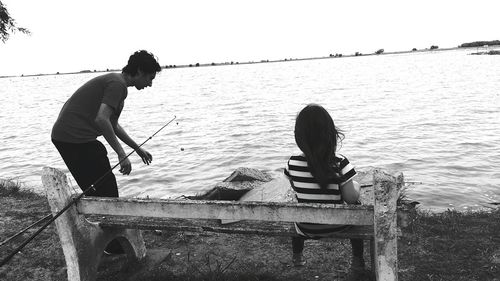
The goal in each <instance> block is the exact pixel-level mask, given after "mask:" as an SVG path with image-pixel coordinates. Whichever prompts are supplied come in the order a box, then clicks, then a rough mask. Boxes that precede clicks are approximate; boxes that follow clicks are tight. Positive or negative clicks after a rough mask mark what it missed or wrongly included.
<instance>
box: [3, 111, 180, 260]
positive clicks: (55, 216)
mask: <svg viewBox="0 0 500 281" xmlns="http://www.w3.org/2000/svg"><path fill="white" fill-rule="evenodd" d="M175 118H177V116H175V115H174V118H172V119H171V120H170V121H168V122H167V123H166V124H165V125H163V127H161V128H160V129H159V130H158V131H156V132H155V133H154V134H152V135H151V136H150V137H149V138H147V139H146V140H145V141H144V142H143V143H141V145H139V146H138V147H137V149H139V148H141V147H142V146H143V145H144V144H145V143H146V142H148V141H149V140H150V139H152V138H153V137H154V136H156V134H158V133H159V132H160V131H161V130H163V128H165V127H167V126H168V125H169V124H170V123H172V122H173V121H174V120H175ZM137 149H134V150H132V152H130V153H129V154H128V155H127V156H126V157H125V158H123V159H121V160H120V161H119V162H118V163H117V164H116V165H114V166H113V167H112V168H111V169H109V170H108V171H107V172H106V173H105V174H104V175H102V176H101V177H100V178H98V179H97V180H96V181H95V182H94V183H93V184H91V185H90V186H89V187H88V188H87V189H85V190H84V191H83V192H82V193H81V194H80V195H78V196H77V197H75V198H73V199H72V201H71V202H70V203H69V204H67V205H66V206H65V207H64V208H62V209H61V210H60V211H59V212H57V214H55V215H53V216H52V218H51V219H50V220H49V221H47V222H46V223H45V224H44V225H43V226H42V227H40V229H38V230H37V231H36V232H35V233H33V234H32V235H31V236H30V237H29V238H28V239H26V240H24V242H23V243H21V245H19V246H18V247H17V248H16V249H15V250H14V251H12V253H10V254H9V255H8V256H7V257H6V258H5V259H3V260H2V261H1V262H0V267H2V266H4V265H5V264H6V263H7V262H8V261H9V260H10V259H11V258H12V257H13V256H15V255H16V254H17V253H18V252H19V251H20V250H22V249H23V248H24V247H25V246H26V245H27V244H28V243H29V242H30V241H31V240H33V239H34V238H35V237H36V236H38V234H40V233H41V232H42V231H43V230H44V229H45V228H47V226H49V225H50V224H51V223H52V222H53V221H55V220H56V219H57V218H58V217H59V216H61V215H62V214H63V213H64V212H65V211H66V210H68V209H69V208H70V207H71V206H73V205H74V204H76V202H78V200H80V199H81V198H82V197H83V196H85V194H87V193H88V192H89V191H91V190H95V187H94V186H95V185H96V184H97V183H99V182H100V181H101V180H102V179H104V178H105V177H106V176H108V175H109V174H110V173H112V172H113V170H114V169H115V168H116V167H117V166H118V165H120V164H121V163H122V162H123V161H124V160H125V159H127V158H128V157H129V156H130V155H132V153H134V152H135V151H136V150H137Z"/></svg>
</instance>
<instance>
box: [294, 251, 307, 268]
mask: <svg viewBox="0 0 500 281" xmlns="http://www.w3.org/2000/svg"><path fill="white" fill-rule="evenodd" d="M292 261H293V266H295V267H300V266H304V265H305V264H306V259H305V258H304V255H302V253H299V254H295V253H294V254H293V256H292Z"/></svg>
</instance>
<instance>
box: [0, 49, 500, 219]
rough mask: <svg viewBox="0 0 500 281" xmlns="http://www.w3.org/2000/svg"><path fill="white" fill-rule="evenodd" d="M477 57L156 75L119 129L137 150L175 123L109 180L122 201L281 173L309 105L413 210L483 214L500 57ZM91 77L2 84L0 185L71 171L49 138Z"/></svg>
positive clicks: (493, 164) (406, 57)
mask: <svg viewBox="0 0 500 281" xmlns="http://www.w3.org/2000/svg"><path fill="white" fill-rule="evenodd" d="M473 51H475V50H473V49H469V50H450V51H437V52H422V53H420V52H419V53H410V54H394V55H381V56H365V57H344V58H332V59H323V60H306V61H292V62H280V63H264V64H248V65H243V64H242V65H233V66H215V67H193V68H177V69H165V70H163V71H162V72H161V74H159V75H158V76H157V78H156V79H155V81H154V82H153V87H152V88H148V89H146V90H143V91H137V90H135V89H132V88H129V96H128V98H127V100H126V101H125V109H124V111H123V113H122V117H121V119H120V123H121V124H122V126H123V127H124V128H125V129H126V130H127V131H128V133H129V135H131V136H132V137H133V138H134V139H135V140H136V142H137V143H142V142H143V141H144V140H145V139H147V138H148V137H149V136H150V135H151V134H153V133H154V132H155V131H156V130H158V129H159V128H160V127H161V126H163V125H164V124H165V123H166V122H168V121H169V120H170V119H171V118H172V117H173V116H174V115H175V116H177V120H176V122H178V124H176V122H174V123H172V124H171V125H169V126H167V127H166V128H165V129H164V130H163V131H162V132H160V133H159V134H158V135H157V136H155V137H154V138H153V139H151V140H150V141H149V142H148V143H147V144H146V145H145V146H144V147H145V148H146V149H147V150H148V151H150V152H151V153H152V154H153V157H154V159H153V163H152V164H151V165H150V166H146V165H143V164H142V162H141V161H140V160H139V159H138V157H137V156H136V155H134V156H132V165H133V171H132V173H131V175H129V176H122V175H121V174H119V173H118V171H116V172H115V174H116V175H117V178H118V182H119V186H120V194H121V195H122V196H148V195H149V196H151V197H161V198H176V197H178V196H180V195H193V194H197V193H201V192H203V191H205V190H207V189H210V188H211V187H213V185H214V184H215V183H217V182H218V181H221V180H223V179H224V178H225V177H227V176H229V175H230V174H231V172H232V171H234V170H235V169H236V168H238V167H251V168H257V169H262V170H265V171H268V172H271V173H274V174H279V173H280V172H281V170H282V168H283V167H284V165H285V163H286V161H287V159H288V157H289V155H290V154H292V153H294V152H296V151H297V149H296V146H295V143H294V138H293V127H294V119H295V116H296V114H297V113H298V111H300V109H301V108H303V107H304V106H305V105H306V104H308V103H319V104H321V105H323V106H324V107H325V108H327V109H328V110H329V112H330V114H331V115H332V117H333V118H334V120H335V122H336V124H337V125H338V126H339V127H340V128H341V129H342V130H343V131H344V133H345V136H346V137H345V140H344V141H343V143H342V148H341V149H340V153H342V154H344V155H346V156H347V157H348V158H349V159H350V161H351V162H352V163H353V164H354V165H355V166H356V168H357V169H358V170H369V169H371V168H374V167H381V168H384V169H389V170H396V171H401V172H403V173H404V175H405V179H406V180H407V181H409V182H416V183H415V184H413V185H411V186H410V187H411V188H410V190H409V192H408V194H409V197H410V198H411V199H414V200H417V201H419V202H420V203H421V207H422V208H427V209H432V210H436V211H442V210H446V209H447V208H455V209H458V210H464V209H476V208H481V207H487V206H488V205H489V204H488V203H492V202H499V201H500V96H499V94H500V75H499V73H498V70H499V69H500V68H499V67H500V56H473V55H468V54H469V53H470V52H473ZM162 64H168V62H162ZM95 75H99V74H98V73H87V74H74V75H54V76H37V77H14V78H3V79H0V104H1V110H0V120H1V123H0V129H1V133H0V140H1V142H2V146H1V147H0V178H4V179H5V178H9V179H15V180H18V181H20V182H23V183H24V184H25V185H27V186H30V187H34V188H35V189H36V190H41V189H42V188H41V180H40V176H41V170H42V167H43V166H52V167H57V168H60V169H63V170H65V171H67V170H66V168H65V165H64V163H63V162H62V160H61V159H60V156H59V154H58V153H57V151H56V149H55V148H54V147H53V145H52V144H51V142H50V130H51V127H52V124H53V122H54V121H55V119H56V117H57V115H58V113H59V110H60V108H61V106H62V105H63V103H64V102H65V101H66V100H67V98H68V97H69V96H70V95H71V94H72V93H73V92H74V91H75V90H76V89H77V88H78V87H79V86H80V85H81V84H82V83H84V82H86V81H87V80H89V79H90V78H92V77H94V76H95ZM182 149H183V150H182ZM108 151H109V152H110V160H111V162H112V165H113V164H114V163H116V162H117V157H116V155H115V154H114V152H112V150H111V149H110V148H109V146H108ZM127 151H130V149H128V150H127ZM73 185H75V182H74V181H73Z"/></svg>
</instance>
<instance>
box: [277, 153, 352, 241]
mask: <svg viewBox="0 0 500 281" xmlns="http://www.w3.org/2000/svg"><path fill="white" fill-rule="evenodd" d="M335 160H336V161H337V166H336V167H335V166H334V170H335V172H336V174H337V177H336V178H332V179H331V180H330V182H329V184H328V186H327V188H324V189H323V188H321V187H320V185H319V184H318V181H317V180H316V179H315V178H314V177H313V176H312V174H311V171H310V169H309V166H308V165H307V160H306V157H305V156H304V155H294V156H292V157H290V159H289V160H288V163H287V166H286V169H285V171H284V173H285V175H286V176H287V177H288V178H289V179H290V182H291V184H292V188H293V190H294V191H295V194H296V197H297V201H298V202H299V203H322V204H343V203H344V201H343V200H342V195H341V192H340V186H342V185H343V184H345V183H346V182H348V181H349V180H352V178H353V177H354V176H355V175H356V171H355V170H354V167H353V166H352V164H351V163H349V160H347V158H345V157H343V156H342V157H340V158H339V157H337V158H336V159H335ZM295 226H296V230H297V232H298V233H299V234H301V235H303V236H307V237H314V238H316V237H325V236H328V234H329V233H331V232H335V231H339V230H341V229H344V228H346V226H343V225H325V224H312V223H305V222H301V223H295Z"/></svg>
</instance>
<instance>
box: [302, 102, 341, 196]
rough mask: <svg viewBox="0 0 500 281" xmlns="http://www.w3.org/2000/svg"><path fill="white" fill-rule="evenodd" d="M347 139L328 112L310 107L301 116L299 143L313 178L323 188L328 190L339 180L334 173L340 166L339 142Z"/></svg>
mask: <svg viewBox="0 0 500 281" xmlns="http://www.w3.org/2000/svg"><path fill="white" fill-rule="evenodd" d="M343 137H344V135H343V134H342V133H341V132H340V131H339V130H338V129H337V128H336V127H335V124H334V123H333V119H332V117H331V116H330V114H328V111H326V110H325V109H324V108H323V107H322V106H320V105H317V104H309V105H307V106H306V107H305V108H304V109H302V110H301V111H300V112H299V114H298V115H297V119H296V120H295V142H296V143H297V146H298V147H299V148H300V150H302V152H303V153H304V154H305V156H306V159H307V164H308V165H309V168H310V169H311V174H312V175H313V177H314V178H315V179H316V180H317V181H318V183H319V185H320V187H321V188H326V187H327V186H328V183H329V181H330V180H331V179H332V178H336V177H338V176H339V175H337V173H336V172H335V169H334V167H336V166H337V163H336V161H335V151H336V150H337V141H341V140H342V138H343Z"/></svg>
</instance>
